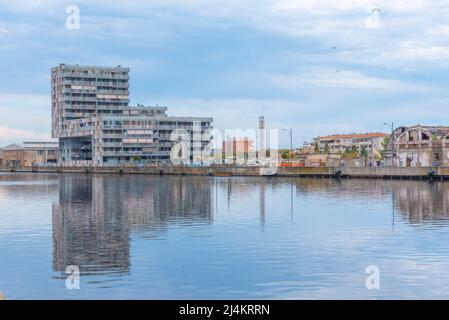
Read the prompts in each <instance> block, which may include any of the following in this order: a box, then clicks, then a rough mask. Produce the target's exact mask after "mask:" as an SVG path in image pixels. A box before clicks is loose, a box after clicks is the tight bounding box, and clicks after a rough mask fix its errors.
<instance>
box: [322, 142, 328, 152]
mask: <svg viewBox="0 0 449 320" xmlns="http://www.w3.org/2000/svg"><path fill="white" fill-rule="evenodd" d="M323 153H324V154H329V145H328V144H327V143H326V144H325V145H324V150H323Z"/></svg>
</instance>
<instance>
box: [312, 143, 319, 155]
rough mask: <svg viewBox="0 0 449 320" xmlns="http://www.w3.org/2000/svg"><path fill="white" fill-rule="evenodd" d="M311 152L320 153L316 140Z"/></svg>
mask: <svg viewBox="0 0 449 320" xmlns="http://www.w3.org/2000/svg"><path fill="white" fill-rule="evenodd" d="M313 152H314V153H316V154H318V153H320V147H318V142H315V147H314V148H313Z"/></svg>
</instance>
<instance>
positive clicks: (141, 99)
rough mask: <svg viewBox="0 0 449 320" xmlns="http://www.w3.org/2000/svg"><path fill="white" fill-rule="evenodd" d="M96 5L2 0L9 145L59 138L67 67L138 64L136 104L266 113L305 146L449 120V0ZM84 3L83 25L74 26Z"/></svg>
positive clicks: (229, 119)
mask: <svg viewBox="0 0 449 320" xmlns="http://www.w3.org/2000/svg"><path fill="white" fill-rule="evenodd" d="M90 2H91V1H84V0H82V1H54V0H49V1H45V0H40V1H33V0H18V1H17V0H16V1H9V0H0V67H1V72H0V115H1V117H0V144H6V143H10V142H15V141H18V142H20V141H23V140H37V139H47V138H48V137H49V133H50V68H51V67H52V66H55V65H58V64H59V63H61V62H65V63H73V64H75V63H77V64H88V65H92V64H98V65H118V64H121V65H123V66H128V67H130V68H131V73H130V75H131V82H130V92H131V103H132V104H137V103H141V104H159V105H166V106H168V107H169V114H173V115H175V114H176V115H197V116H212V117H214V125H215V127H217V128H218V129H220V130H224V129H227V128H235V127H238V128H242V129H247V128H253V127H255V126H257V121H258V115H260V114H262V113H263V114H264V115H265V117H266V119H267V120H266V121H267V126H268V127H271V128H290V127H292V128H293V130H294V131H293V132H294V144H295V145H300V144H302V143H303V141H305V140H311V139H312V138H313V137H315V136H318V135H326V134H333V133H343V132H345V133H350V132H367V131H388V128H387V127H386V126H384V125H383V123H384V122H391V121H394V122H395V124H397V125H409V124H417V123H419V124H428V125H432V124H435V125H436V124H441V125H449V114H448V113H447V105H448V103H449V90H448V85H447V83H448V80H449V73H448V71H449V1H446V0H445V1H426V0H409V1H405V0H396V1H381V0H378V1H365V0H339V1H331V0H329V1H323V0H315V1H312V0H303V1H300V0H295V1H292V0H277V1H275V0H239V1H237V0H228V1H224V0H222V1H218V0H208V1H203V0H182V1H181V0H155V1H152V0H148V1H140V0H129V1H114V0H110V1H105V0H99V1H95V2H93V3H90ZM72 4H73V5H77V6H78V7H79V9H80V14H81V16H80V29H79V30H69V29H67V28H66V27H65V22H66V18H67V14H66V11H65V10H66V6H67V5H72ZM375 8H377V9H379V10H374V9H375ZM373 10H374V11H373ZM279 139H280V143H281V146H287V145H288V143H289V141H288V134H287V133H285V132H283V133H281V134H280V137H279Z"/></svg>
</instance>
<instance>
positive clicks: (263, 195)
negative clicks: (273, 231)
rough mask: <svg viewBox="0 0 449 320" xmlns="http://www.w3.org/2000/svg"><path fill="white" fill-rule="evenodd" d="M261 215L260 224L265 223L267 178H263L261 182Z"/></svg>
mask: <svg viewBox="0 0 449 320" xmlns="http://www.w3.org/2000/svg"><path fill="white" fill-rule="evenodd" d="M259 210H260V213H259V216H260V224H261V225H264V224H265V180H261V181H260V183H259Z"/></svg>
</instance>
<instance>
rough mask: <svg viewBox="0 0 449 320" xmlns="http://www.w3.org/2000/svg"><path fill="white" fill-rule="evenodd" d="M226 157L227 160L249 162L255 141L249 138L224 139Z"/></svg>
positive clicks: (223, 150)
mask: <svg viewBox="0 0 449 320" xmlns="http://www.w3.org/2000/svg"><path fill="white" fill-rule="evenodd" d="M222 152H223V153H224V157H225V159H226V160H232V161H234V160H235V161H237V159H242V160H243V162H247V161H248V159H249V156H250V153H251V152H254V146H253V141H252V140H251V139H249V138H246V137H245V138H232V139H228V140H225V141H223V149H222Z"/></svg>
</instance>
